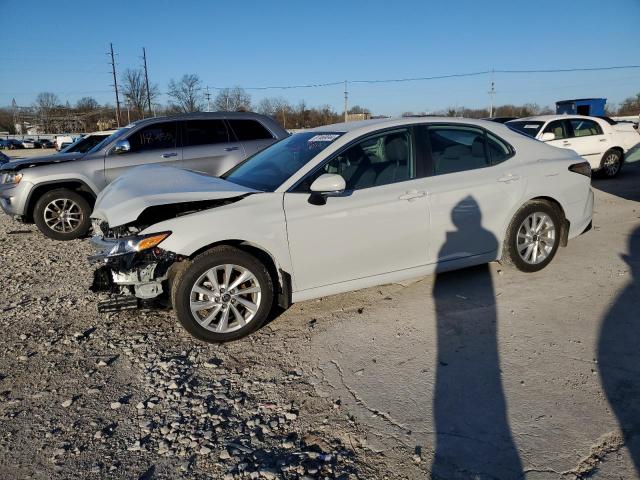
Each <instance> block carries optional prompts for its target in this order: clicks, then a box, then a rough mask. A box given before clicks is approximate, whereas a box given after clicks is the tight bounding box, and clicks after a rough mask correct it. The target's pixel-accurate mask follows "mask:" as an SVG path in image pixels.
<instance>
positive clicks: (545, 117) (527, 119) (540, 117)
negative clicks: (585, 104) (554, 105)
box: [507, 114, 598, 123]
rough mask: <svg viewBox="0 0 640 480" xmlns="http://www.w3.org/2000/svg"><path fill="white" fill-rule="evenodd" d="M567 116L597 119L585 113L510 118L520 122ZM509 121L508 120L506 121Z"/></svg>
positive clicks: (545, 120)
mask: <svg viewBox="0 0 640 480" xmlns="http://www.w3.org/2000/svg"><path fill="white" fill-rule="evenodd" d="M567 118H588V119H589V120H598V117H590V116H587V115H570V114H563V115H533V116H531V117H522V118H516V119H515V120H511V121H512V122H520V121H524V122H548V121H550V120H562V119H567ZM507 123H509V122H507Z"/></svg>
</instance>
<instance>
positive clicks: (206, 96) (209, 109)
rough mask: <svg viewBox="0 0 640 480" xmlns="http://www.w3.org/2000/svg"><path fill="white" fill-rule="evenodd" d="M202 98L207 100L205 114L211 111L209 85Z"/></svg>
mask: <svg viewBox="0 0 640 480" xmlns="http://www.w3.org/2000/svg"><path fill="white" fill-rule="evenodd" d="M204 98H206V99H207V112H210V111H211V94H210V93H209V85H207V89H206V92H205V94H204Z"/></svg>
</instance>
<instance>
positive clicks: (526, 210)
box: [502, 201, 563, 272]
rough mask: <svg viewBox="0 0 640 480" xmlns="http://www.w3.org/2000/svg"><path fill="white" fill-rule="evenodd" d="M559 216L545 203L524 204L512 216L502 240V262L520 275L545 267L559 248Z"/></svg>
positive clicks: (559, 214)
mask: <svg viewBox="0 0 640 480" xmlns="http://www.w3.org/2000/svg"><path fill="white" fill-rule="evenodd" d="M562 220H563V215H562V212H560V211H559V209H558V208H557V207H555V206H554V205H552V204H550V203H548V202H545V201H532V202H529V203H527V204H526V205H524V206H523V207H522V208H521V209H520V210H519V211H518V212H517V213H516V214H515V216H514V217H513V220H511V223H510V225H509V228H508V229H507V235H506V238H505V240H504V247H503V253H502V260H503V262H506V263H508V264H511V265H513V266H515V267H516V268H517V269H518V270H520V271H523V272H537V271H539V270H542V269H543V268H544V267H546V266H547V265H549V263H550V262H551V260H552V259H553V257H554V256H555V254H556V252H557V251H558V247H559V246H560V235H561V225H562Z"/></svg>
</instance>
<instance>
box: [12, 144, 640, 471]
mask: <svg viewBox="0 0 640 480" xmlns="http://www.w3.org/2000/svg"><path fill="white" fill-rule="evenodd" d="M23 152H24V151H21V152H20V153H23ZM639 157H640V155H639ZM593 188H594V191H595V194H596V203H595V214H594V229H593V230H592V231H590V232H588V233H586V234H584V235H582V236H581V237H579V238H577V239H575V240H573V241H571V242H570V243H569V245H568V247H567V248H563V249H561V250H560V251H559V252H558V255H557V256H556V258H555V259H554V261H553V262H552V263H551V265H550V266H549V267H547V268H546V269H545V270H543V271H541V272H538V273H535V274H523V273H520V272H517V271H514V270H511V269H508V268H503V267H502V266H501V265H499V264H497V263H494V264H490V265H488V266H482V267H476V268H472V269H467V270H462V271H458V272H451V273H446V274H441V275H438V276H430V277H425V278H422V279H418V280H417V281H414V282H407V283H406V284H403V285H398V284H394V285H385V286H382V287H375V288H370V289H366V290H361V291H358V292H352V293H349V294H344V295H336V296H333V297H327V298H323V299H320V300H315V301H309V302H303V303H300V304H296V305H294V306H292V307H291V308H290V309H289V310H288V311H286V312H283V313H282V314H281V315H280V316H279V317H278V318H275V319H274V320H273V321H272V322H271V323H269V324H268V325H267V326H265V327H264V328H262V329H261V330H260V331H259V332H256V333H255V334H253V335H252V336H251V337H249V338H247V339H245V340H242V341H238V342H234V343H232V344H228V345H222V346H210V345H205V344H202V343H200V342H197V341H196V340H194V339H192V338H191V337H189V336H188V335H187V334H186V333H185V332H184V331H183V330H182V329H181V328H180V327H179V326H178V325H176V321H175V319H174V317H173V315H172V312H170V311H148V312H143V313H140V312H122V313H120V314H117V315H109V316H104V315H98V314H97V312H96V311H95V308H94V305H93V303H94V297H92V296H91V295H90V294H88V293H86V291H85V288H86V287H87V286H88V282H89V281H90V269H89V268H88V266H87V265H86V264H85V263H83V262H84V257H85V256H86V255H87V254H88V252H89V249H88V247H87V245H86V242H85V241H74V242H69V243H61V242H52V241H49V240H47V239H44V238H43V237H42V236H41V235H39V234H38V232H37V231H36V230H35V228H34V227H33V226H24V225H20V224H17V223H14V222H10V221H9V220H8V219H7V218H6V217H5V216H2V218H1V219H0V232H1V233H3V234H4V235H1V236H0V237H4V238H0V242H1V245H2V248H1V249H0V251H2V252H3V253H2V254H0V255H2V264H3V267H4V268H3V269H2V272H0V283H1V284H2V286H3V288H2V289H1V290H0V312H2V314H1V315H0V317H2V320H1V325H2V326H3V331H4V332H5V333H4V336H3V356H2V359H0V387H1V388H0V394H1V395H2V398H3V401H4V406H0V418H1V419H2V420H1V421H0V466H1V467H2V468H0V473H1V472H5V474H6V475H10V476H11V477H19V478H20V477H24V478H27V477H39V478H52V477H58V478H69V477H73V476H77V475H78V472H82V471H84V470H82V469H83V468H86V469H87V473H88V471H89V469H90V470H91V472H93V473H94V474H95V476H96V478H103V477H105V478H106V477H118V478H131V477H138V476H142V477H144V478H152V477H153V476H155V477H159V478H176V477H185V478H195V477H198V478H207V477H209V478H221V476H222V473H223V472H228V473H226V475H227V477H226V478H251V475H253V473H251V471H250V470H251V468H252V469H253V470H252V471H255V472H257V473H256V474H255V475H256V476H257V477H258V478H300V477H302V476H303V475H307V477H309V478H325V477H328V478H363V479H370V478H389V479H396V478H408V479H419V478H425V477H429V476H432V477H433V478H442V479H451V478H461V479H462V478H465V479H466V478H479V479H485V478H486V479H496V478H499V479H503V478H504V479H509V478H514V479H519V478H526V479H529V480H542V479H560V478H568V479H572V478H593V479H634V478H640V475H639V473H638V472H640V325H638V323H639V322H640V320H639V319H640V316H639V314H638V309H639V307H640V300H639V299H640V286H639V285H640V284H639V280H638V279H639V277H640V203H639V202H640V162H639V163H633V162H631V163H630V164H629V165H627V166H626V168H625V169H624V170H623V173H622V174H621V176H620V177H619V178H617V179H614V180H600V179H594V180H593ZM34 252H37V254H35V253H34ZM25 259H26V260H25ZM42 259H44V261H43V260H42ZM78 332H82V333H81V334H80V333H78ZM52 338H53V340H52ZM44 339H47V340H48V341H47V342H45V341H44ZM123 351H124V355H123V353H122V352H123ZM183 351H186V352H188V355H190V356H189V362H186V361H182V360H179V362H182V363H178V364H177V365H178V366H179V367H180V369H182V370H181V371H183V370H184V374H180V375H183V377H184V379H182V377H180V375H177V374H176V375H175V376H174V377H171V378H176V380H177V382H178V383H179V384H180V385H182V384H183V383H181V382H183V381H184V382H185V383H184V384H185V385H191V387H188V388H185V390H184V391H183V393H182V395H183V397H182V398H183V401H184V399H185V398H186V399H187V400H188V401H189V402H193V403H195V404H196V405H198V408H201V404H202V402H203V401H204V402H205V403H206V402H209V400H206V399H207V398H211V397H203V398H205V400H202V399H201V398H200V397H197V398H191V397H190V395H191V396H193V392H192V390H194V391H196V392H197V388H198V386H202V385H209V387H208V388H213V389H214V395H215V399H222V398H224V399H225V401H227V397H229V398H233V397H234V396H238V398H241V400H235V406H234V407H233V409H231V412H233V411H234V410H235V414H234V415H235V416H236V417H239V419H238V422H240V424H241V427H236V425H238V423H237V422H236V420H234V421H233V423H230V424H229V425H231V426H233V428H239V429H240V430H238V432H240V433H233V435H236V436H237V439H233V438H231V439H229V438H227V437H225V435H226V436H229V435H230V433H229V432H230V430H227V423H223V424H221V425H222V426H223V427H224V428H221V427H220V426H218V427H217V429H216V431H214V434H213V438H211V435H209V440H206V441H205V440H201V437H200V436H201V435H202V431H201V428H202V426H201V425H202V421H203V420H202V419H201V418H199V416H198V415H196V416H193V418H192V417H191V416H190V414H189V413H187V412H186V411H185V410H184V407H178V406H176V405H174V404H173V403H168V404H167V407H166V408H167V412H174V413H175V412H176V411H177V412H180V408H182V420H180V421H181V422H182V426H180V427H179V428H178V427H176V428H177V435H178V438H179V439H180V438H183V437H180V435H183V433H181V432H190V433H189V435H190V438H191V442H192V443H189V442H190V441H189V440H187V441H186V443H185V444H182V443H180V445H178V446H176V448H175V450H172V448H173V447H172V446H171V445H169V446H167V447H166V450H165V449H164V448H165V443H166V442H164V441H163V440H162V439H163V438H164V437H163V436H164V435H165V433H163V432H165V431H164V430H160V425H163V423H162V422H163V415H164V413H163V414H161V415H159V416H158V413H157V412H156V413H155V414H154V415H155V416H153V417H152V416H149V420H148V424H149V425H156V424H157V425H158V427H157V428H156V427H154V426H150V427H149V428H150V433H149V434H148V435H146V436H144V435H143V434H142V433H140V432H139V427H138V426H137V425H138V423H140V425H142V423H144V422H143V420H144V421H147V420H145V418H146V417H145V416H144V415H146V413H145V412H146V410H142V412H141V411H140V410H138V412H137V413H135V409H134V407H133V405H136V403H137V402H139V401H142V402H146V401H147V400H148V399H149V398H152V399H153V398H156V397H157V398H160V399H161V400H160V407H162V405H163V403H162V402H163V401H164V399H165V398H167V399H171V398H173V397H172V396H171V395H170V393H167V392H169V390H167V388H168V387H166V385H164V384H163V383H158V382H157V381H156V380H155V377H149V375H150V374H149V372H152V373H153V372H155V371H156V370H157V368H158V367H157V365H160V368H164V366H165V364H166V362H167V360H166V359H167V358H171V359H176V358H178V359H180V358H183V356H184V355H183V356H181V355H182V354H181V353H180V352H182V353H184V352H183ZM99 358H105V359H107V361H106V362H104V363H105V364H104V366H102V367H99V368H93V365H94V363H92V362H94V360H96V359H99ZM88 359H91V362H89V360H88ZM109 359H114V360H113V361H112V360H109ZM207 359H208V360H207ZM212 359H214V360H215V361H214V360H212ZM161 360H162V362H161ZM205 360H206V361H205ZM172 361H173V360H172ZM175 361H176V362H178V360H175ZM212 362H213V363H214V364H215V365H219V366H218V368H217V369H216V368H213V369H212V368H211V364H212ZM171 368H173V367H171ZM176 368H177V367H176ZM212 372H213V373H212ZM216 375H217V376H216ZM148 378H150V379H149V380H145V379H148ZM189 379H191V380H189ZM194 379H195V380H194ZM225 379H226V380H225ZM225 381H229V382H231V387H228V386H227V388H228V389H229V391H226V390H225V392H224V394H223V393H221V392H219V391H217V390H216V389H217V388H218V387H217V385H218V384H221V383H224V382H225ZM188 382H192V383H188ZM102 385H104V389H103V390H101V389H102V388H103V387H102ZM180 388H182V387H180ZM200 388H201V387H200ZM181 391H182V390H181ZM100 392H102V393H100ZM242 392H244V393H242ZM92 395H93V396H92ZM65 399H71V400H69V401H73V403H72V406H71V407H69V408H67V407H64V409H63V407H61V406H60V405H62V403H63V402H64V401H65ZM117 399H125V400H122V403H123V406H122V408H120V407H118V408H116V409H114V408H113V406H112V407H111V409H110V408H109V405H110V402H112V403H113V402H114V400H117ZM154 401H155V400H154ZM168 401H169V400H167V402H168ZM198 402H200V403H198ZM216 402H217V400H216ZM233 402H234V400H232V402H231V403H233ZM265 404H266V405H271V404H273V405H275V407H273V408H274V409H275V411H280V410H282V412H286V413H289V412H296V416H291V415H289V417H290V418H289V417H287V419H286V421H285V420H282V421H280V420H277V421H276V425H277V424H278V421H280V426H279V427H278V428H279V429H280V430H274V431H273V432H271V433H270V434H268V435H267V436H266V438H265V439H263V440H262V442H263V443H262V444H260V445H261V447H260V448H261V449H262V450H260V449H258V446H256V445H257V443H256V442H258V440H256V439H257V436H255V435H254V434H250V430H251V429H253V428H254V426H255V425H256V422H257V424H259V421H260V419H258V420H256V419H254V418H253V417H252V415H254V413H253V412H254V411H256V410H260V409H263V408H264V407H263V406H264V405H265ZM0 405H1V404H0ZM76 405H77V406H76ZM105 405H106V407H105ZM206 406H207V408H209V411H211V410H212V409H214V408H216V407H215V402H211V403H206ZM160 407H158V408H160ZM198 411H199V410H198ZM225 414H227V413H226V412H225ZM167 415H168V413H167ZM280 415H281V417H280V418H284V417H282V416H283V415H284V413H282V414H280ZM262 421H263V423H264V420H262ZM198 422H200V423H198ZM3 424H4V426H2V425H3ZM111 425H116V426H117V428H116V427H113V428H114V429H115V432H114V433H111V430H109V428H110V426H111ZM145 425H146V424H145ZM171 425H172V428H173V424H171ZM194 425H196V426H194ZM231 426H229V427H228V428H229V429H230V428H231ZM103 427H104V428H103ZM163 428H164V427H163ZM100 429H102V430H100ZM199 429H200V430H199ZM96 430H100V432H103V431H104V432H107V433H104V436H103V434H102V433H101V434H100V436H99V437H98V436H97V435H98V434H97V433H96V432H95V431H96ZM167 431H169V430H167ZM171 432H172V433H170V435H173V431H171ZM242 432H244V433H242ZM94 433H95V435H94ZM245 434H246V438H247V440H246V442H245V439H244V438H245V437H242V435H245ZM309 434H312V435H311V437H312V438H311V439H309ZM185 435H186V433H185ZM314 439H315V440H314ZM136 442H137V443H136ZM207 442H208V443H207ZM243 442H244V443H243ZM279 442H281V443H279ZM169 443H171V442H169ZM176 443H177V442H176ZM239 443H242V445H244V447H243V448H244V449H248V448H249V447H251V448H252V449H256V450H252V451H254V452H255V451H261V452H265V451H266V452H267V453H268V455H266V456H264V458H263V457H260V458H258V457H256V454H255V453H254V454H253V455H254V456H253V457H251V458H248V456H249V455H251V454H249V453H243V452H244V450H243V449H239V448H235V447H234V445H237V444H239ZM61 445H62V446H61ZM157 445H160V447H159V449H158V448H156V446H157ZM194 445H195V446H194ZM225 445H226V447H225ZM277 445H286V447H277ZM319 445H320V446H319ZM196 447H197V448H196ZM225 448H226V450H225ZM190 449H191V450H190ZM194 449H195V450H194ZM285 449H286V450H285ZM208 450H211V451H212V453H210V454H209V453H207V454H206V455H205V454H203V453H202V452H203V451H208ZM192 451H193V453H192ZM223 451H224V452H227V451H228V452H229V453H227V454H225V455H224V457H223V456H222V454H220V456H219V457H218V456H217V455H218V452H223ZM319 451H324V452H328V453H327V455H329V456H330V458H331V461H330V462H329V463H327V465H325V466H324V467H322V466H321V468H319V467H317V466H314V465H315V464H313V465H311V466H309V465H310V463H309V462H311V460H310V459H312V458H313V459H314V460H313V461H314V462H316V463H317V462H318V457H317V455H318V452H319ZM313 452H315V457H313V456H312V455H311V454H312V453H313ZM213 455H215V456H213ZM229 457H230V458H229ZM294 458H304V461H300V462H301V463H300V462H298V463H296V461H294ZM321 458H324V457H321ZM185 459H186V460H185ZM191 459H193V460H191ZM180 462H183V463H180ZM184 462H186V463H184ZM247 464H248V465H249V466H250V468H249V469H247V467H246V466H243V465H247ZM322 468H323V469H322ZM279 469H280V470H279ZM148 472H151V476H148V475H147V473H148ZM260 472H262V473H260ZM145 475H147V476H145ZM81 476H82V475H81ZM85 476H86V475H85ZM142 477H141V478H142Z"/></svg>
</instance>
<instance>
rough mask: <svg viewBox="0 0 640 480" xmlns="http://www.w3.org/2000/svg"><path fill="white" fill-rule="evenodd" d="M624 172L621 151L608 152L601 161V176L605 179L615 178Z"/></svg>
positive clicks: (612, 150)
mask: <svg viewBox="0 0 640 480" xmlns="http://www.w3.org/2000/svg"><path fill="white" fill-rule="evenodd" d="M620 170H622V153H620V150H614V149H611V150H607V151H606V152H604V155H603V156H602V160H601V161H600V170H599V172H598V173H599V174H600V175H601V176H602V177H604V178H614V177H616V176H618V174H619V173H620Z"/></svg>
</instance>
